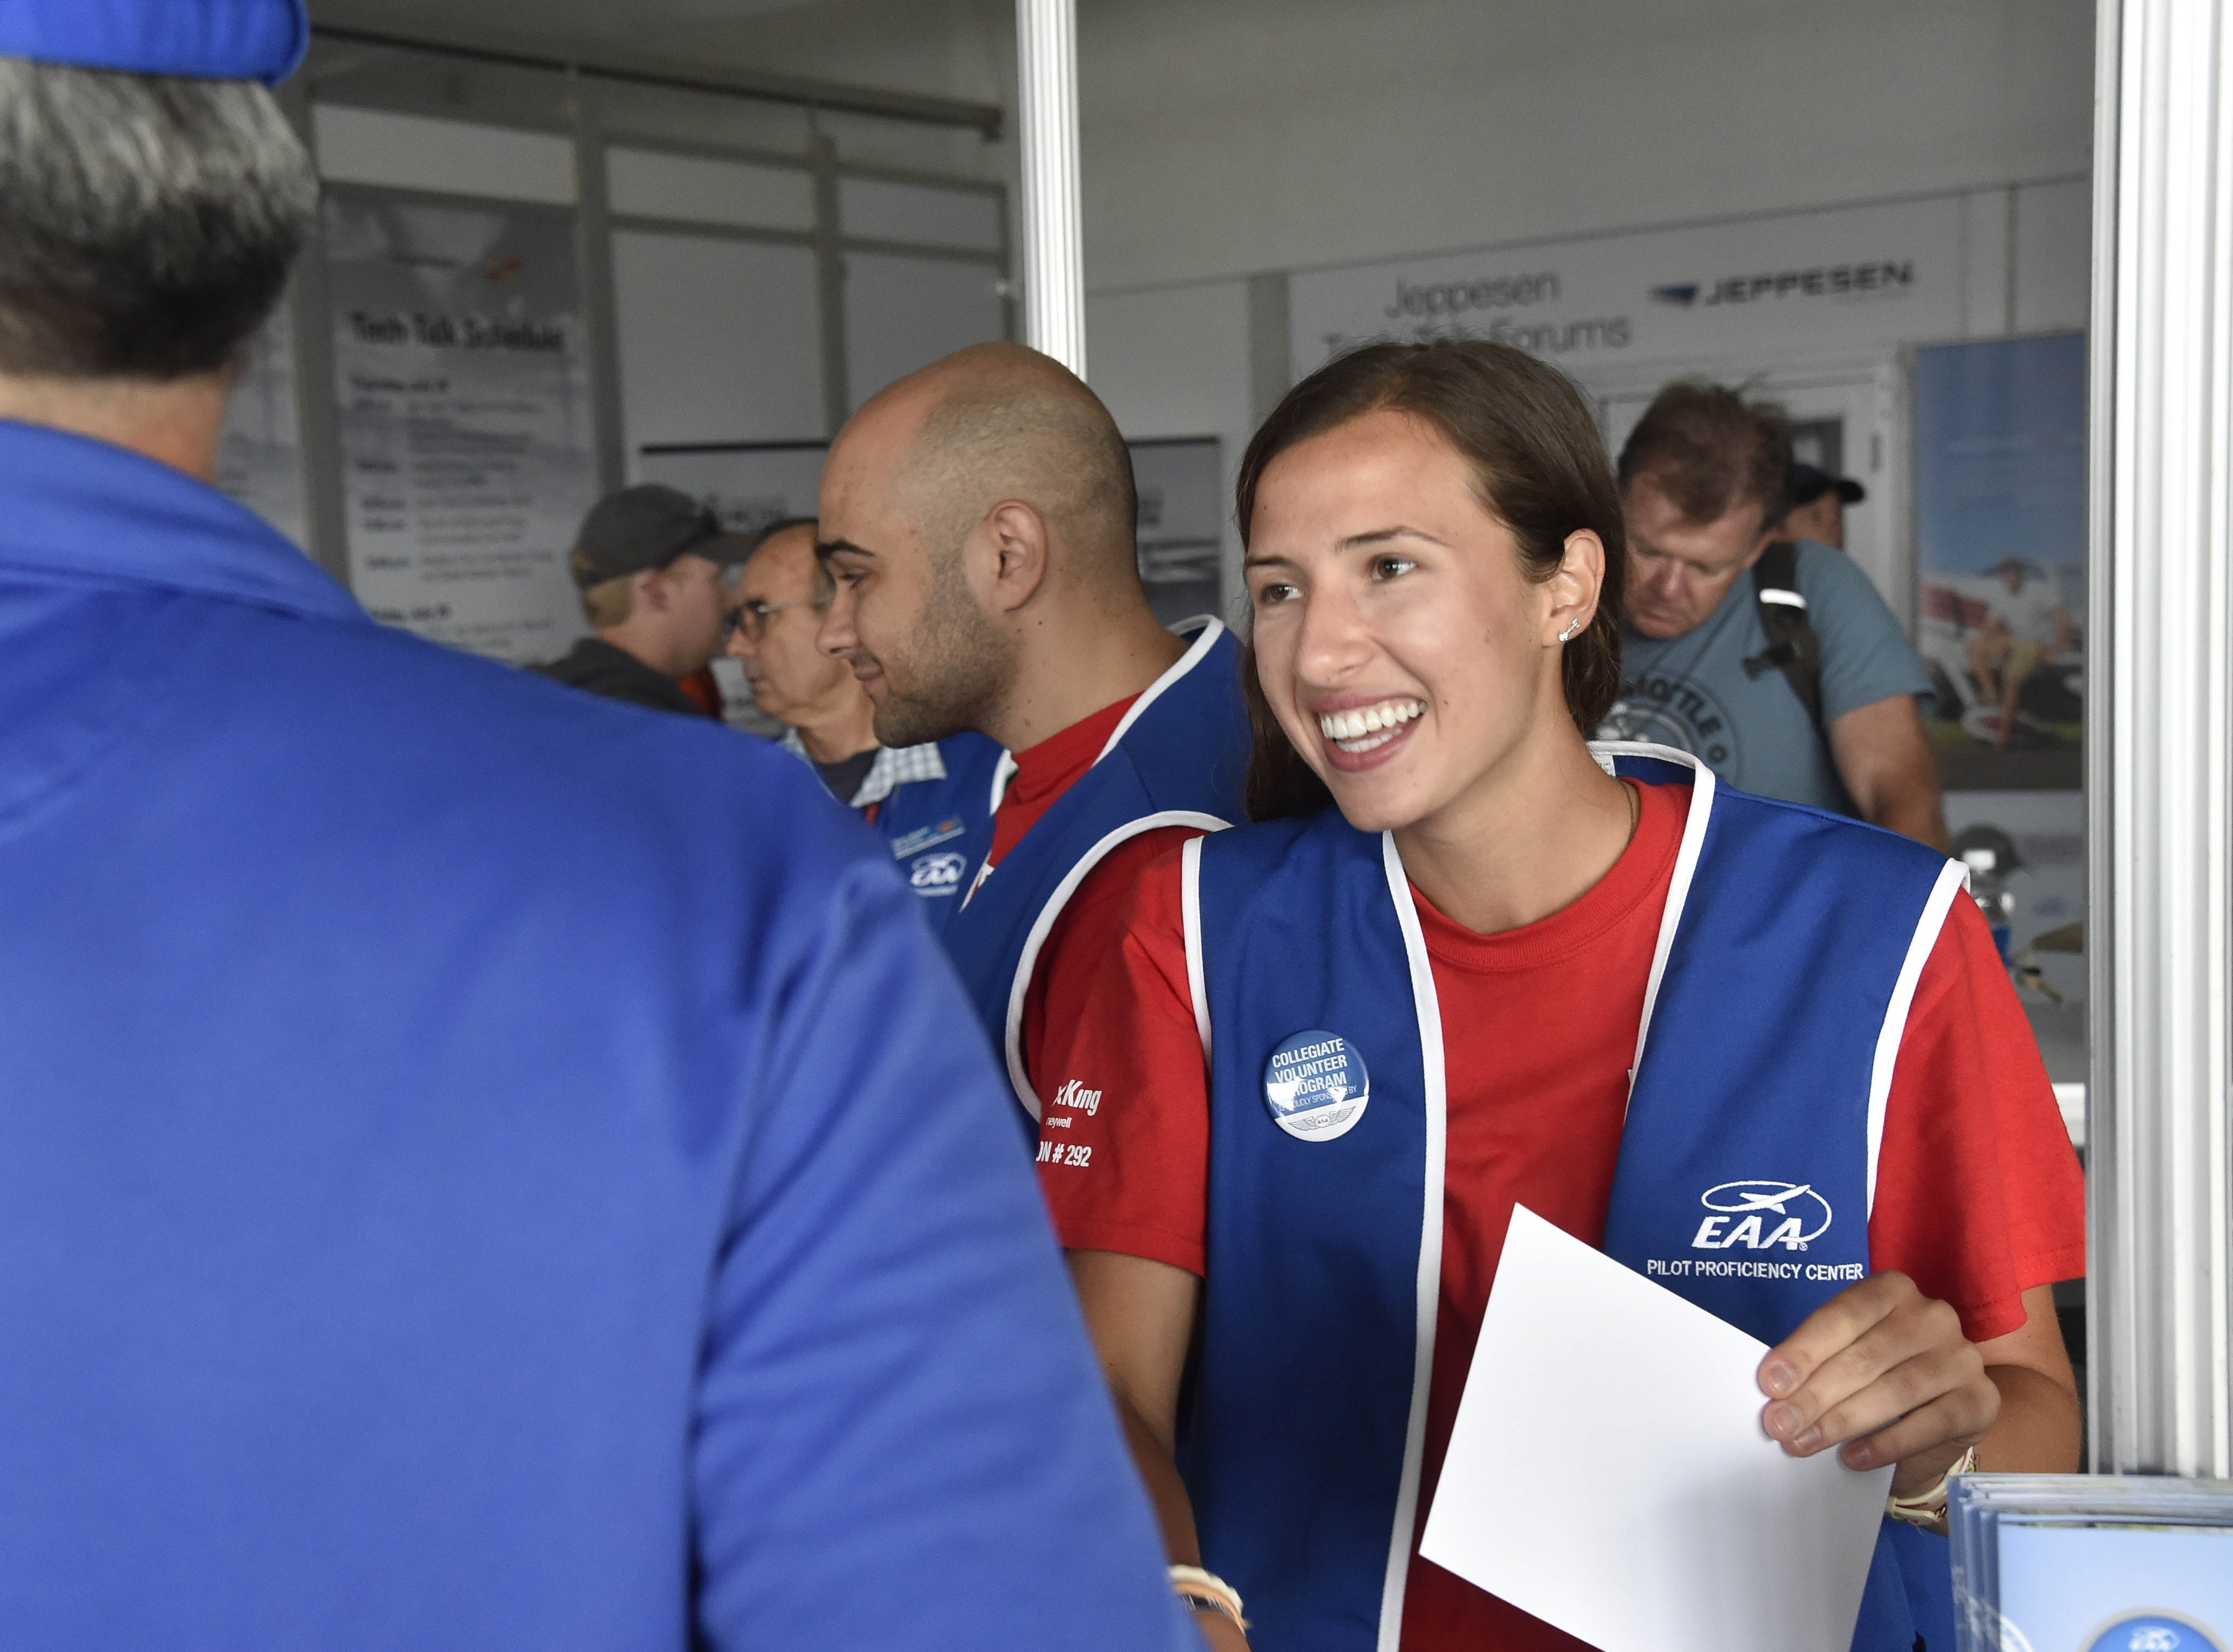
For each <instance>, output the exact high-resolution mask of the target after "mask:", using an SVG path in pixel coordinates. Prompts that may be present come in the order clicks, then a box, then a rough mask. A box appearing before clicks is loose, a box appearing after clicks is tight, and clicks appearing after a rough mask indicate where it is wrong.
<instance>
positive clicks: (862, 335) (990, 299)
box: [845, 252, 1007, 407]
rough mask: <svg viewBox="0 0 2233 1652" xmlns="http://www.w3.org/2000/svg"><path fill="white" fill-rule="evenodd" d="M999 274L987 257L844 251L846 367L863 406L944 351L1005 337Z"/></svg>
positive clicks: (855, 395)
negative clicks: (960, 259)
mask: <svg viewBox="0 0 2233 1652" xmlns="http://www.w3.org/2000/svg"><path fill="white" fill-rule="evenodd" d="M999 281H1000V272H999V270H996V269H994V268H993V266H992V265H991V264H989V263H960V262H958V261H956V260H954V259H951V258H909V257H894V256H890V255H888V254H884V253H875V252H850V253H848V254H846V255H845V367H846V374H847V376H848V378H849V379H850V385H851V392H852V396H851V403H850V405H851V406H856V407H857V406H860V405H861V404H862V403H863V402H864V401H866V400H868V399H869V397H870V396H872V395H874V394H876V392H877V391H879V390H881V389H882V388H883V387H885V386H886V385H888V384H889V383H890V382H891V381H892V380H895V379H898V378H904V377H905V376H906V375H907V374H910V373H912V372H914V371H915V369H916V368H917V367H928V365H929V364H930V363H931V362H933V361H937V360H938V358H939V357H941V355H951V354H953V353H954V351H956V350H959V349H962V348H967V346H969V345H972V344H981V343H983V342H985V341H986V340H987V339H997V338H1003V337H1006V332H1005V330H1004V329H1005V328H1006V320H1007V317H1006V309H1005V307H1004V306H1003V305H1002V303H1001V302H1000V292H999Z"/></svg>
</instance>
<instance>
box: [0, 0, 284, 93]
mask: <svg viewBox="0 0 2233 1652" xmlns="http://www.w3.org/2000/svg"><path fill="white" fill-rule="evenodd" d="M309 49H310V14H309V9H308V7H307V5H306V3H305V0H0V57H26V58H29V59H30V60H31V61H32V62H35V63H68V64H72V65H74V66H75V67H76V68H115V69H128V70H130V71H131V72H133V74H137V75H180V76H183V77H186V78H189V79H193V80H210V81H263V82H264V84H265V85H266V86H277V84H278V83H279V82H280V81H283V80H285V79H286V78H287V77H288V76H289V75H292V74H293V73H294V72H295V67H296V64H298V63H300V62H302V61H303V53H304V52H306V51H308V50H309Z"/></svg>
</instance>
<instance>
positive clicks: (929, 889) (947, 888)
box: [908, 855, 969, 895]
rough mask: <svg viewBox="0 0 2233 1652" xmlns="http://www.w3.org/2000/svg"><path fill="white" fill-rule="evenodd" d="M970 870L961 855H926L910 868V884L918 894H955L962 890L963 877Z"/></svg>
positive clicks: (966, 861)
mask: <svg viewBox="0 0 2233 1652" xmlns="http://www.w3.org/2000/svg"><path fill="white" fill-rule="evenodd" d="M968 869H969V862H968V860H967V858H966V857H965V856H962V855H924V856H923V857H922V858H921V860H919V861H917V862H915V864H914V865H913V866H910V867H909V868H908V883H909V884H910V885H911V886H912V887H913V888H914V889H915V893H916V894H924V895H947V894H956V893H958V892H959V891H960V888H961V875H962V874H963V873H964V872H967V870H968Z"/></svg>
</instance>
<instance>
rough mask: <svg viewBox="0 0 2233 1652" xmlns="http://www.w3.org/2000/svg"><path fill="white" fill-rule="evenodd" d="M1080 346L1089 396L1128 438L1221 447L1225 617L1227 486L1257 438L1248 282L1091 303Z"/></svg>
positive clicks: (1232, 543) (1235, 558) (1236, 541)
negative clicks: (1209, 439) (1201, 440)
mask: <svg viewBox="0 0 2233 1652" xmlns="http://www.w3.org/2000/svg"><path fill="white" fill-rule="evenodd" d="M1085 339H1086V352H1085V359H1086V361H1087V362H1088V364H1089V366H1090V371H1091V374H1092V384H1093V389H1094V393H1096V394H1097V395H1098V396H1099V397H1100V398H1101V400H1103V403H1105V404H1106V405H1107V406H1108V408H1109V411H1110V414H1111V415H1112V416H1113V417H1114V418H1115V419H1116V420H1117V428H1118V429H1119V430H1121V431H1123V433H1124V434H1125V436H1126V437H1127V438H1128V439H1130V440H1133V441H1138V440H1141V439H1152V438H1155V437H1159V436H1215V437H1217V438H1218V439H1219V440H1220V442H1221V444H1222V451H1223V455H1224V463H1225V475H1224V478H1223V480H1222V482H1221V485H1220V489H1219V497H1220V501H1221V510H1220V519H1221V523H1222V533H1221V537H1222V539H1223V542H1224V548H1225V599H1226V602H1225V606H1226V609H1227V611H1228V612H1227V617H1230V614H1229V610H1230V608H1231V607H1232V603H1233V601H1234V598H1236V597H1237V596H1238V595H1240V535H1239V533H1238V531H1237V530H1235V529H1234V524H1233V521H1232V504H1231V501H1232V498H1233V478H1234V473H1235V472H1236V471H1237V469H1238V467H1239V465H1240V455H1241V453H1242V452H1243V451H1245V450H1246V449H1247V446H1248V438H1249V437H1250V436H1251V435H1253V433H1254V431H1255V419H1254V417H1253V391H1252V380H1251V377H1250V373H1249V355H1248V283H1247V282H1245V281H1217V282H1205V283H1201V284H1200V285H1196V286H1189V287H1166V288H1159V289H1153V290H1150V291H1147V292H1136V293H1110V294H1105V295H1102V296H1092V297H1088V298H1087V300H1086V301H1085Z"/></svg>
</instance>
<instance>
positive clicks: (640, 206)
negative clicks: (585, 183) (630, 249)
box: [605, 149, 814, 231]
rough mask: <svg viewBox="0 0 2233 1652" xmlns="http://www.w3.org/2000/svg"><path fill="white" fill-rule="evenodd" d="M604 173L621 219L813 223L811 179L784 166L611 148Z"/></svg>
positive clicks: (782, 226)
mask: <svg viewBox="0 0 2233 1652" xmlns="http://www.w3.org/2000/svg"><path fill="white" fill-rule="evenodd" d="M605 176H606V178H607V179H609V187H610V190H611V194H612V210H613V211H614V212H615V213H616V214H618V215H619V216H620V217H622V218H678V219H681V220H684V221H686V222H689V223H696V224H734V225H736V226H737V227H739V228H740V229H765V230H797V231H811V230H812V229H813V228H814V180H813V179H812V178H811V176H810V175H809V174H807V173H805V172H798V171H794V170H791V169H790V168H787V167H782V166H750V165H747V164H746V163H745V162H742V161H734V160H711V159H706V158H705V157H703V156H699V155H668V154H661V153H657V152H656V151H653V150H648V149H614V150H610V151H609V152H608V153H607V154H606V157H605Z"/></svg>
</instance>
